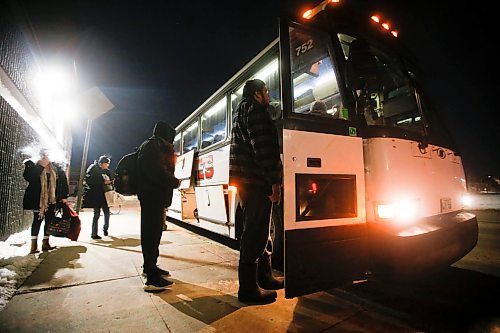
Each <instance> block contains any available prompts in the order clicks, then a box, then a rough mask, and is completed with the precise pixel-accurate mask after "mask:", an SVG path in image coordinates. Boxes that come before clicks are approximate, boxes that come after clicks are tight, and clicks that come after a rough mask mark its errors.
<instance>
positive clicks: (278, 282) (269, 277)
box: [257, 254, 285, 290]
mask: <svg viewBox="0 0 500 333" xmlns="http://www.w3.org/2000/svg"><path fill="white" fill-rule="evenodd" d="M258 267H259V269H258V274H257V276H258V282H259V286H260V287H261V288H264V289H267V290H279V289H283V288H284V287H285V280H284V279H283V278H282V277H274V276H273V269H272V267H271V256H268V255H267V254H264V255H262V256H260V257H259V263H258Z"/></svg>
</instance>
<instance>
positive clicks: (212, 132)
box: [201, 97, 227, 149]
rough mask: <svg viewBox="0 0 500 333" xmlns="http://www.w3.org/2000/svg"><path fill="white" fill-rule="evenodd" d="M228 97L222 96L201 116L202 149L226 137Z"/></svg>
mask: <svg viewBox="0 0 500 333" xmlns="http://www.w3.org/2000/svg"><path fill="white" fill-rule="evenodd" d="M226 128H227V116H226V98H225V97H223V98H221V99H220V100H219V101H218V102H217V103H215V105H213V106H212V107H211V108H209V109H208V110H207V111H205V113H203V115H202V116H201V149H203V148H207V147H210V146H211V145H213V144H216V143H218V142H221V141H223V140H224V139H225V138H226Z"/></svg>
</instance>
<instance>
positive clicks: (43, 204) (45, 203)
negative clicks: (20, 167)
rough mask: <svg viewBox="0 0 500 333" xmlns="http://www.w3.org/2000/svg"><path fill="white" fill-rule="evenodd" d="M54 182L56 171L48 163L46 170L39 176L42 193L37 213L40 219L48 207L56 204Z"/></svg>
mask: <svg viewBox="0 0 500 333" xmlns="http://www.w3.org/2000/svg"><path fill="white" fill-rule="evenodd" d="M47 173H49V174H50V176H49V177H47ZM56 181H57V175H56V171H55V170H54V167H53V166H52V163H49V164H48V166H47V168H45V169H44V170H43V171H42V174H41V175H40V184H41V186H42V189H41V190H42V191H41V193H40V212H39V213H38V214H39V215H40V217H43V216H44V215H45V211H46V210H47V209H48V208H49V205H51V204H52V205H53V204H55V203H56Z"/></svg>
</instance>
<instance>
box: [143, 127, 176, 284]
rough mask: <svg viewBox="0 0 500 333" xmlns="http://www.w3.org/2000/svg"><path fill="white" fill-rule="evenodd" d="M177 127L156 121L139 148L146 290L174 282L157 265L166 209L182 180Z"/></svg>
mask: <svg viewBox="0 0 500 333" xmlns="http://www.w3.org/2000/svg"><path fill="white" fill-rule="evenodd" d="M174 137H175V129H173V128H172V126H170V125H169V124H167V123H166V122H163V121H159V122H157V123H156V125H155V127H154V130H153V136H152V137H150V138H149V139H147V140H146V141H144V142H143V143H142V144H141V146H140V147H139V149H138V157H137V196H138V197H139V202H140V204H141V247H142V256H143V259H144V265H143V273H144V275H146V276H147V280H146V286H145V288H144V289H145V290H146V291H154V290H163V289H166V288H167V287H169V286H171V285H172V284H173V282H172V281H170V280H167V279H164V278H163V277H162V275H163V276H168V275H170V273H169V272H168V271H166V270H163V269H161V268H159V267H158V266H157V259H158V255H159V249H158V247H159V246H160V240H161V235H162V231H163V223H164V222H163V221H164V218H165V216H164V215H165V208H166V207H168V206H170V204H171V203H172V194H173V190H174V188H177V187H179V180H178V179H177V178H175V176H174V168H175V153H174V148H173V145H172V143H173V142H174Z"/></svg>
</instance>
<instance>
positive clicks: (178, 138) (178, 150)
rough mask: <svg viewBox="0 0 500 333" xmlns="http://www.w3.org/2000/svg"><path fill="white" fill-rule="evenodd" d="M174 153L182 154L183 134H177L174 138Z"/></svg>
mask: <svg viewBox="0 0 500 333" xmlns="http://www.w3.org/2000/svg"><path fill="white" fill-rule="evenodd" d="M174 152H175V154H177V155H180V154H181V133H179V134H177V135H176V136H175V138H174Z"/></svg>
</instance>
